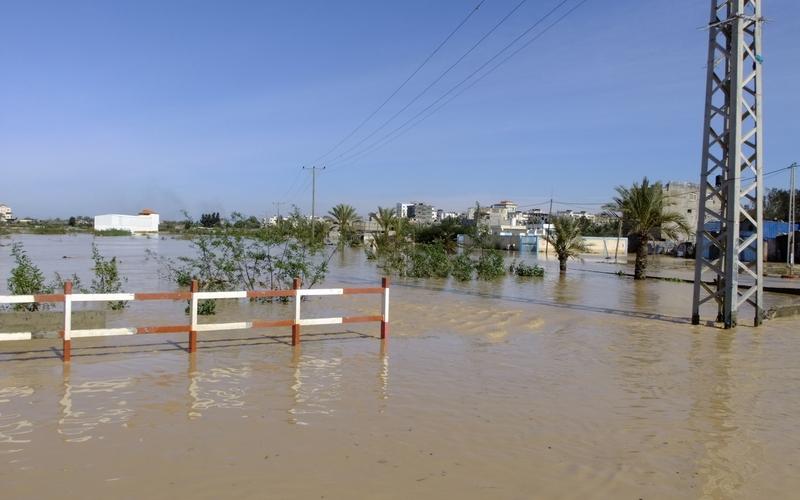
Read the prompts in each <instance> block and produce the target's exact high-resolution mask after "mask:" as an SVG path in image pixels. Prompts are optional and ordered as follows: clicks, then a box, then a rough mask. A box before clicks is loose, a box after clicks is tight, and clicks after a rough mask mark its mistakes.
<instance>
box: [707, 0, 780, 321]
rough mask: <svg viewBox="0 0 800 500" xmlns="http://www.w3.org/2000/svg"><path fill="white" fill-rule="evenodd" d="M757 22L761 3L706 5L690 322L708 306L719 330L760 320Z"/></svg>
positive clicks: (735, 0)
mask: <svg viewBox="0 0 800 500" xmlns="http://www.w3.org/2000/svg"><path fill="white" fill-rule="evenodd" d="M762 24H763V18H762V16H761V0H711V22H710V23H709V26H708V29H709V45H708V81H707V86H706V107H705V123H704V131H703V163H702V172H701V180H700V200H699V201H700V203H699V205H700V207H699V208H700V210H699V213H698V223H697V245H696V262H695V275H694V296H693V305H692V323H693V324H699V322H700V306H701V305H702V304H703V303H705V302H708V301H709V300H714V301H716V303H717V308H718V309H717V321H720V322H722V323H724V325H725V328H731V327H733V326H736V321H737V312H738V310H739V307H740V306H742V305H744V304H745V303H749V304H750V305H752V306H753V307H754V309H755V325H756V326H757V325H759V324H761V321H762V319H763V316H764V307H763V304H764V302H763V300H764V297H763V296H764V293H763V262H764V259H763V257H764V246H763V226H762V220H763V215H762V212H763V204H764V202H763V200H764V191H763V188H762V187H763V181H762V172H763V158H764V156H763V149H764V146H763V144H764V142H763V138H762V107H761V97H762V94H761V92H762V86H761V62H762V57H761V25H762ZM715 200H718V202H719V205H720V206H721V209H719V211H717V210H716V208H715V207H714V205H716V203H714V201H715ZM745 253H747V255H746V256H745V255H744V254H745ZM753 259H754V260H753ZM746 261H750V262H746ZM740 273H741V275H740ZM712 276H713V279H712Z"/></svg>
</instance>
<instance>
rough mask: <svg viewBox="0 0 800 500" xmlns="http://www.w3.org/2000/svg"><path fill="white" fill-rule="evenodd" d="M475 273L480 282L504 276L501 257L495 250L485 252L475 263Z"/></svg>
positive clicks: (504, 270) (504, 271)
mask: <svg viewBox="0 0 800 500" xmlns="http://www.w3.org/2000/svg"><path fill="white" fill-rule="evenodd" d="M475 272H476V274H477V276H478V279H480V280H487V281H488V280H495V279H497V278H499V277H501V276H503V275H504V274H506V269H505V266H504V265H503V256H502V255H501V254H500V252H498V251H497V250H485V251H483V253H481V256H480V257H478V261H477V262H476V263H475Z"/></svg>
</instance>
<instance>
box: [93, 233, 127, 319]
mask: <svg viewBox="0 0 800 500" xmlns="http://www.w3.org/2000/svg"><path fill="white" fill-rule="evenodd" d="M92 261H94V267H93V268H92V270H93V271H94V278H93V279H92V285H91V288H90V289H89V290H90V291H91V292H92V293H120V292H121V291H122V284H123V283H125V282H126V281H128V279H127V278H122V277H121V276H120V275H119V268H118V267H117V258H116V257H111V258H110V259H106V258H105V257H103V255H102V254H101V253H100V250H98V249H97V245H95V244H92ZM125 305H126V304H125V302H124V301H121V300H120V301H117V302H111V303H109V306H110V307H111V309H113V310H115V311H116V310H119V309H124V308H125Z"/></svg>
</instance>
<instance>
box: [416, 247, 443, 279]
mask: <svg viewBox="0 0 800 500" xmlns="http://www.w3.org/2000/svg"><path fill="white" fill-rule="evenodd" d="M450 269H451V265H450V259H449V258H448V256H447V252H446V251H445V248H444V246H443V245H441V244H431V245H417V246H416V248H415V249H414V253H413V254H412V255H411V269H410V270H409V272H408V275H409V276H411V277H413V278H447V276H449V275H450Z"/></svg>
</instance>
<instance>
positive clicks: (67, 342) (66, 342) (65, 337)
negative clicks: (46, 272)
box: [61, 281, 72, 363]
mask: <svg viewBox="0 0 800 500" xmlns="http://www.w3.org/2000/svg"><path fill="white" fill-rule="evenodd" d="M70 295H72V281H65V282H64V332H63V333H62V336H61V338H62V350H63V353H64V354H63V360H64V362H65V363H66V362H67V361H69V360H71V359H72V298H71V297H70Z"/></svg>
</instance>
